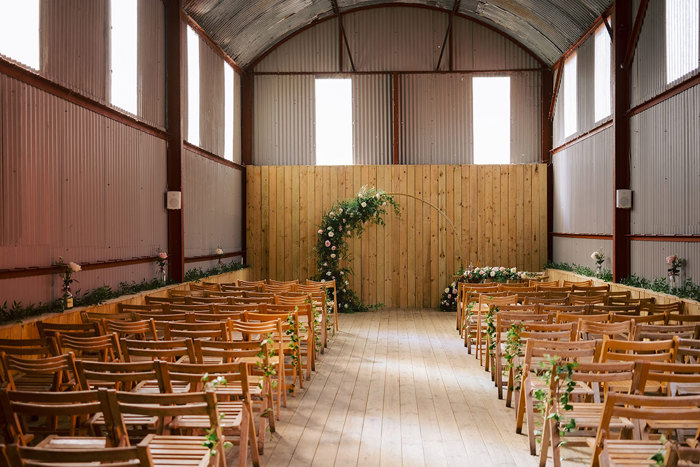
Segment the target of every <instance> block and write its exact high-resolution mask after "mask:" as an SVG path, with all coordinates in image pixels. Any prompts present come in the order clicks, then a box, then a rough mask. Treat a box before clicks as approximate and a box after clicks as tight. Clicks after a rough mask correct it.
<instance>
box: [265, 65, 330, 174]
mask: <svg viewBox="0 0 700 467" xmlns="http://www.w3.org/2000/svg"><path fill="white" fill-rule="evenodd" d="M254 89H255V98H254V99H255V103H254V108H255V112H254V124H253V132H254V135H253V144H254V148H253V151H254V161H255V164H256V165H314V164H315V162H316V156H315V154H316V151H315V141H316V140H315V137H316V136H315V131H316V130H315V127H314V122H315V112H316V110H315V104H314V90H315V84H314V77H313V76H308V75H304V76H299V75H296V76H289V75H287V76H256V77H255V83H254Z"/></svg>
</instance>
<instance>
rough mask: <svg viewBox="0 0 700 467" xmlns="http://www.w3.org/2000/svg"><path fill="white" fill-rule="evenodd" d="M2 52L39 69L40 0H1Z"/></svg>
mask: <svg viewBox="0 0 700 467" xmlns="http://www.w3.org/2000/svg"><path fill="white" fill-rule="evenodd" d="M0 11H1V12H2V14H0V54H2V55H4V56H6V57H9V58H11V59H12V60H15V61H17V62H19V63H22V64H24V65H27V66H28V67H30V68H33V69H35V70H39V68H40V66H41V65H40V64H39V61H40V60H39V0H0Z"/></svg>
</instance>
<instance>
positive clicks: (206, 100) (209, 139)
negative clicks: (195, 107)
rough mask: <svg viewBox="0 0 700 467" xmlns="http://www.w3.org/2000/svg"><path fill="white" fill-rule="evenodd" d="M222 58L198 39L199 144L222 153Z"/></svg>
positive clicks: (208, 149) (217, 153)
mask: <svg viewBox="0 0 700 467" xmlns="http://www.w3.org/2000/svg"><path fill="white" fill-rule="evenodd" d="M224 104H225V102H224V60H223V59H222V58H221V57H220V56H219V55H217V54H216V52H214V50H212V48H211V47H209V46H208V45H207V44H206V43H205V42H204V41H199V147H201V148H203V149H206V150H207V151H209V152H211V153H213V154H216V155H217V156H222V157H223V155H224V107H225V105H224Z"/></svg>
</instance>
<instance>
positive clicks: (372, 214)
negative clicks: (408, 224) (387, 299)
mask: <svg viewBox="0 0 700 467" xmlns="http://www.w3.org/2000/svg"><path fill="white" fill-rule="evenodd" d="M391 208H393V210H394V213H395V214H396V215H400V211H399V205H398V204H397V203H396V201H394V198H393V196H391V195H388V194H387V193H386V192H384V191H377V189H376V188H374V187H372V188H367V187H362V189H361V190H360V192H359V193H358V194H357V196H356V197H354V198H350V199H346V200H342V201H337V202H336V203H335V204H333V206H331V208H330V210H329V211H328V212H327V213H326V214H324V215H323V217H322V219H321V225H320V227H319V229H318V232H317V240H316V246H315V247H314V251H315V252H316V268H317V270H318V276H316V277H315V279H316V280H319V281H330V280H335V281H336V290H337V298H338V311H343V312H356V311H368V310H369V309H371V308H372V307H378V306H380V305H373V306H368V305H365V304H363V303H362V302H361V301H360V298H359V297H358V296H357V294H356V293H355V292H354V291H353V290H352V289H351V288H350V281H349V280H348V278H347V277H346V276H347V275H348V274H352V269H351V268H350V267H349V266H348V264H349V263H350V262H351V261H352V258H351V257H349V256H348V254H347V249H348V244H347V239H348V238H349V237H350V236H352V235H353V234H355V235H356V236H358V237H359V236H360V235H362V232H363V231H364V224H365V223H367V222H371V223H373V224H376V225H384V215H385V214H386V213H387V209H391Z"/></svg>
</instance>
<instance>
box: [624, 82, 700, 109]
mask: <svg viewBox="0 0 700 467" xmlns="http://www.w3.org/2000/svg"><path fill="white" fill-rule="evenodd" d="M698 84H700V73H697V74H695V75H694V76H691V77H690V78H688V79H686V80H684V81H681V82H680V83H678V84H676V85H675V86H673V87H671V88H669V89H667V90H665V91H664V92H662V93H661V94H659V95H657V96H655V97H652V98H651V99H649V100H647V101H645V102H642V103H641V104H639V105H637V106H634V107H632V108H631V109H630V110H629V112H628V113H629V116H630V117H633V116H635V115H637V114H639V113H642V112H644V111H645V110H649V109H650V108H652V107H654V106H655V105H657V104H660V103H662V102H663V101H665V100H668V99H670V98H672V97H673V96H676V95H678V94H680V93H682V92H684V91H687V90H688V89H690V88H693V87H695V86H697V85H698Z"/></svg>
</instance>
